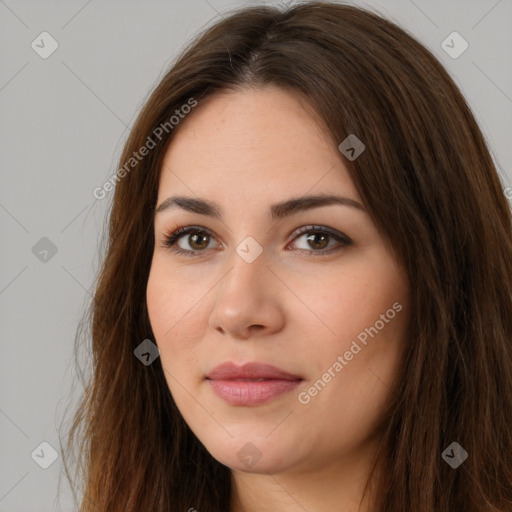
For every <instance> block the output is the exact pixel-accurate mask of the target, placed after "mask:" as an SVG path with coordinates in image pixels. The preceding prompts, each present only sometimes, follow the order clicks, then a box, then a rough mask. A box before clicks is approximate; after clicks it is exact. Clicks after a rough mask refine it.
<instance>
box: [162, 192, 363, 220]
mask: <svg viewBox="0 0 512 512" xmlns="http://www.w3.org/2000/svg"><path fill="white" fill-rule="evenodd" d="M333 204H338V205H343V206H350V207H352V208H356V209H358V210H361V211H362V212H366V210H365V208H364V206H363V205H362V204H360V203H359V202H357V201H356V200H354V199H350V198H349V197H342V196H336V195H330V194H318V195H312V196H305V197H297V198H292V199H288V200H286V201H283V202H280V203H276V204H273V205H271V206H270V215H271V218H272V219H273V220H275V219H282V218H284V217H288V216H290V215H293V214H295V213H297V212H300V211H304V210H310V209H312V208H319V207H321V206H328V205H333ZM175 207H179V208H182V209H183V210H186V211H189V212H193V213H199V214H201V215H208V216H210V217H214V218H217V219H222V215H223V214H222V208H221V207H220V206H219V205H218V204H216V203H214V202H212V201H208V200H206V199H200V198H193V197H186V196H172V197H168V198H167V199H165V200H164V201H162V203H160V205H159V206H158V207H157V208H156V210H155V213H161V212H163V211H167V210H170V209H172V208H175Z"/></svg>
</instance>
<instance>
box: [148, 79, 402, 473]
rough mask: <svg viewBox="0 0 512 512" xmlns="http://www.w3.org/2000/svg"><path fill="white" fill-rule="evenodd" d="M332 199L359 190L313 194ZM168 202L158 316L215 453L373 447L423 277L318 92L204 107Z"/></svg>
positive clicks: (194, 414)
mask: <svg viewBox="0 0 512 512" xmlns="http://www.w3.org/2000/svg"><path fill="white" fill-rule="evenodd" d="M340 142H341V141H340ZM328 195H329V196H337V197H340V198H345V199H341V200H340V202H331V203H324V204H320V203H318V202H316V203H315V201H313V200H312V201H309V202H307V201H306V199H307V198H308V197H310V196H328ZM171 196H183V197H185V198H189V199H193V200H194V201H199V200H201V201H207V202H208V205H204V204H201V203H195V205H194V204H193V203H192V202H188V203H186V202H184V201H178V203H179V204H177V203H176V202H174V203H173V202H170V201H168V202H167V204H164V202H165V201H166V200H167V199H168V198H170V197H171ZM292 199H299V200H300V201H298V202H295V203H289V204H288V206H281V207H279V208H277V207H275V208H273V206H274V205H276V204H279V203H286V202H288V201H290V200H292ZM213 203H214V208H213V209H209V208H207V206H211V205H212V204H213ZM358 204H359V205H361V207H358V206H357V205H358ZM160 206H161V208H160V211H157V213H156V214H155V219H154V232H155V248H154V253H153V260H152V265H151V271H150V275H149V279H148V283H147V305H148V311H149V317H150V321H151V326H152V329H153V333H154V335H155V343H156V344H157V346H158V348H159V350H160V357H161V363H162V365H163V368H164V373H165V378H166V380H167V383H168V386H169V390H170V392H171V394H172V397H173V399H174V401H175V402H176V405H177V407H178V408H179V410H180V412H181V414H182V415H183V417H184V419H185V421H186V422H187V424H188V425H189V426H190V428H191V429H192V431H193V432H194V433H195V435H196V436H197V437H198V439H199V440H200V441H201V442H202V443H203V444H204V446H205V447H206V448H207V449H208V451H209V452H210V453H211V454H212V455H213V457H215V458H216V459H217V460H218V461H220V462H221V463H223V464H225V465H227V466H229V467H231V468H232V469H235V470H240V471H245V472H261V473H263V472H280V471H293V470H295V471H303V470H305V469H307V468H314V467H326V466H335V465H336V464H337V463H338V462H339V461H341V460H348V458H352V457H355V456H357V455H358V454H360V453H362V452H363V451H364V450H366V449H367V447H368V446H369V445H370V443H372V442H374V440H375V439H376V435H377V434H376V427H377V424H378V422H379V420H380V419H381V418H382V415H383V413H384V412H385V408H386V405H387V403H388V401H389V399H390V393H391V391H390V388H391V386H392V383H393V381H394V379H395V378H396V376H397V373H398V363H399V358H400V355H401V352H402V350H403V348H404V346H405V343H406V340H405V331H406V323H407V317H408V286H407V282H406V278H405V275H404V274H403V272H402V269H401V268H399V266H398V263H397V261H396V260H395V259H394V256H393V254H392V252H391V250H390V248H389V247H388V245H387V244H386V242H385V240H384V239H383V238H382V237H381V235H380V233H379V232H378V231H377V229H376V227H375V225H374V224H373V222H372V221H371V219H370V217H369V216H368V214H367V213H366V212H365V210H364V208H363V207H362V201H361V198H360V197H359V195H358V193H357V191H356V189H355V186H354V184H353V182H352V181H351V179H350V177H349V174H348V172H347V170H346V168H345V166H344V164H343V161H342V156H341V154H340V152H339V150H338V148H337V145H336V144H334V143H333V142H332V140H331V139H330V137H329V136H328V135H327V133H326V132H325V131H324V130H323V129H322V127H321V124H320V122H319V121H318V119H317V118H316V117H315V115H314V112H313V111H312V110H311V108H310V107H308V105H307V103H305V102H304V100H301V99H300V98H299V97H298V96H295V95H293V94H291V93H290V92H286V91H284V90H282V89H280V88H277V87H273V86H272V87H270V86H267V87H265V88H261V89H250V90H249V89H246V90H243V91H237V92H227V93H222V94H217V95H215V96H213V97H211V98H209V99H208V100H206V101H204V102H203V103H201V104H200V105H199V106H198V107H196V109H194V111H193V114H191V115H190V116H189V117H188V118H186V119H185V120H184V121H182V124H181V125H180V129H179V131H178V132H177V133H176V136H175V138H174V139H173V141H172V143H171V144H170V146H169V148H168V150H167V153H166V155H165V159H164V164H163V167H162V170H161V177H160V183H159V191H158V201H157V210H158V207H160ZM166 206H167V207H166ZM187 227H188V228H190V231H188V232H183V231H182V232H180V233H178V234H176V233H175V231H176V230H177V229H178V228H187ZM173 233H174V234H175V237H174V240H173V239H169V236H170V235H172V234H173ZM179 251H181V252H179ZM226 362H231V363H233V366H232V367H231V371H230V368H228V370H226V371H222V370H215V368H216V367H217V366H218V365H221V364H222V363H226ZM246 363H259V365H256V366H254V367H252V368H251V367H250V366H246V367H245V368H244V367H243V365H244V364H246ZM262 365H263V366H262ZM265 365H271V366H272V367H275V368H278V369H279V370H280V372H278V371H276V370H275V368H273V369H272V368H269V367H267V366H265Z"/></svg>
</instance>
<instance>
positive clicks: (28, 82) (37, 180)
mask: <svg viewBox="0 0 512 512" xmlns="http://www.w3.org/2000/svg"><path fill="white" fill-rule="evenodd" d="M256 3H263V2H247V1H245V2H242V1H239V2H228V1H223V0H191V1H188V2H186V3H185V2H178V1H177V0H173V1H162V0H158V1H157V0H151V1H149V0H147V1H145V2H143V1H142V0H140V1H127V0H125V1H120V0H117V1H113V0H110V1H103V2H101V1H99V0H89V1H80V2H78V1H69V0H68V1H64V0H60V1H57V0H55V1H51V2H50V1H28V0H25V1H21V0H17V1H16V0H5V1H1V0H0V38H1V43H2V44H1V48H2V51H1V65H0V112H1V116H0V140H1V147H2V157H1V161H0V162H1V164H0V165H1V173H2V174H1V176H2V178H1V179H2V187H1V190H0V228H1V233H2V252H1V265H0V308H1V309H0V311H1V324H0V325H1V348H2V350H1V357H0V512H18V511H32V512H37V511H49V510H58V509H59V510H60V509H61V510H72V509H73V508H72V502H71V500H70V496H71V495H70V487H69V484H68V483H67V480H66V478H65V477H64V474H63V473H62V458H61V455H60V453H59V454H58V458H57V459H56V460H55V462H54V463H53V464H52V465H51V466H50V467H49V468H48V469H43V468H41V467H40V466H39V465H38V464H37V463H36V461H35V460H40V461H43V462H44V460H47V461H48V460H49V459H48V457H49V452H48V450H47V449H45V448H44V447H43V451H42V452H41V448H38V447H39V445H40V443H41V442H43V441H46V442H48V443H50V445H52V446H53V447H54V448H55V449H56V450H57V452H59V435H61V436H62V435H64V434H65V433H66V432H67V428H66V425H64V426H61V421H62V419H63V415H64V413H65V412H66V408H67V407H68V406H69V404H70V403H71V404H72V403H73V401H74V400H76V396H77V393H78V392H80V391H81V386H80V384H78V386H77V388H76V390H75V392H74V394H73V392H72V388H71V385H72V382H73V379H76V375H75V369H74V365H73V359H72V358H73V341H74V337H75V330H76V327H77V323H78V320H79V317H80V314H81V312H82V310H83V308H84V307H85V305H86V303H87V302H88V301H89V299H90V294H91V291H92V283H93V279H94V276H95V273H96V271H97V269H98V263H99V256H100V245H99V243H100V237H101V234H102V229H103V222H104V218H105V215H106V212H107V208H108V206H109V198H111V195H112V192H111V193H109V194H107V198H105V199H103V200H96V199H95V198H94V197H93V194H92V191H93V190H94V188H95V187H98V186H101V185H102V184H103V183H104V182H105V180H106V179H107V178H108V177H109V176H110V175H111V174H112V173H114V172H115V171H116V166H117V160H118V158H119V155H120V151H121V148H122V144H123V142H124V140H125V139H126V136H127V134H128V130H129V128H130V127H131V125H132V124H133V121H134V119H135V116H136V114H137V112H138V110H139V109H140V107H141V105H142V103H143V102H144V99H145V98H147V96H148V94H149V92H150V91H151V89H152V88H153V86H154V85H155V84H156V82H157V81H158V79H159V78H160V77H161V76H162V75H163V73H164V71H165V70H166V69H167V67H168V65H169V63H170V62H171V61H172V59H173V58H174V57H175V56H176V55H177V53H178V52H179V51H180V50H181V49H182V48H183V47H184V46H185V44H186V43H187V42H188V41H189V40H190V39H191V38H192V37H193V36H194V35H195V34H197V32H198V31H199V30H200V29H201V28H203V27H204V26H206V25H207V24H210V23H211V22H212V21H213V20H214V19H216V18H217V17H218V16H219V15H221V14H222V13H224V12H226V11H227V10H228V9H230V8H233V7H239V6H243V5H249V4H253V5H254V4H256ZM267 3H271V2H267ZM345 3H354V4H356V5H361V6H367V7H373V8H376V9H377V10H378V11H379V12H381V13H382V14H383V15H385V16H386V17H387V18H389V19H391V20H393V21H395V22H397V23H398V24H400V25H401V26H402V27H404V28H406V29H407V30H408V31H409V32H411V33H412V34H413V35H415V36H416V37H417V38H418V39H419V40H420V41H421V42H423V44H425V45H426V46H427V47H428V48H430V49H431V50H432V51H433V52H434V54H435V55H437V57H438V58H439V59H440V61H441V62H442V63H443V64H444V65H445V66H446V67H447V68H448V70H449V72H450V73H451V75H452V76H453V77H454V78H455V80H456V82H457V83H458V84H459V86H460V88H461V89H462V92H463V93H464V94H465V96H466V98H467V99H468V101H469V103H470V105H471V107H472V109H473V111H474V113H475V115H476V117H477V120H478V122H479V123H480V126H481V128H482V130H483V132H484V134H485V136H486V138H487V141H488V144H489V146H490V149H491V151H492V154H493V157H494V159H495V162H496V164H497V166H498V169H499V172H500V176H501V177H502V181H503V187H504V192H505V193H506V194H507V197H509V198H512V188H510V189H507V187H510V186H511V185H512V172H511V168H512V165H511V164H512V148H511V144H510V142H511V135H510V134H511V131H512V65H511V62H512V60H511V54H512V30H511V29H512V0H499V1H497V0H472V1H468V0H465V1H463V0H451V1H446V0H436V1H428V2H426V1H424V2H420V0H415V1H412V0H393V1H391V0H387V1H384V0H382V1H365V2H363V1H355V2H345ZM43 31H47V32H49V33H50V34H51V36H52V37H53V38H54V39H55V40H56V41H57V42H58V45H59V46H58V49H57V50H56V51H55V52H54V53H53V54H52V55H51V56H49V57H48V58H46V59H43V58H41V57H40V55H39V54H38V53H36V51H35V50H33V49H32V47H31V44H32V41H34V40H35V41H36V43H38V42H39V45H40V46H42V45H43V43H40V38H39V37H38V36H39V34H41V32H43ZM453 31H457V32H459V33H460V34H461V35H462V36H463V38H464V39H465V40H466V41H467V42H468V43H469V47H468V49H467V50H466V51H465V52H464V53H462V54H461V55H460V56H459V57H458V58H452V57H450V56H449V55H448V54H447V53H446V52H445V50H444V49H443V48H442V47H441V43H442V41H443V40H445V38H446V37H447V36H448V35H449V34H450V33H452V32H453ZM45 41H46V42H45V43H44V46H45V48H46V49H48V48H49V42H48V40H45ZM43 237H47V238H48V239H49V240H51V242H52V243H53V244H54V246H55V247H56V249H57V252H56V254H54V255H52V253H51V252H50V253H48V255H45V254H44V253H40V254H38V250H42V249H41V247H43V246H44V244H47V243H48V242H47V241H43V242H40V240H41V238H43ZM38 242H39V244H43V246H41V247H40V245H36V244H38ZM34 246H36V249H34V250H33V247H34ZM43 248H44V247H43ZM41 258H43V259H44V258H46V261H42V260H41ZM36 448H38V449H37V450H36V453H39V456H40V457H39V459H37V457H34V459H33V458H32V457H31V454H32V452H33V451H34V450H35V449H36ZM45 458H46V459H45ZM59 479H60V481H61V484H60V487H59V486H58V484H59ZM57 496H60V508H58V507H57V504H58V503H57V502H56V498H57Z"/></svg>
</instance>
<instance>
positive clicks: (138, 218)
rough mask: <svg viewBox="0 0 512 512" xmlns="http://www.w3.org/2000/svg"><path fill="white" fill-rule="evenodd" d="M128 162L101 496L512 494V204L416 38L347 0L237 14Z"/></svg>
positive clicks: (474, 130)
mask: <svg viewBox="0 0 512 512" xmlns="http://www.w3.org/2000/svg"><path fill="white" fill-rule="evenodd" d="M114 182H115V184H116V187H115V195H114V200H113V206H112V211H111V217H110V225H109V245H108V248H107V252H106V256H105V260H104V262H103V266H102V269H101V272H100V275H99V280H98V284H97V289H96V293H95V296H94V303H93V304H92V305H91V310H90V313H91V324H90V325H91V327H92V332H91V336H92V343H93V345H92V348H93V352H94V358H93V361H94V363H93V364H94V368H93V370H94V371H93V375H92V380H91V383H90V385H89V386H88V387H87V389H86V392H85V395H84V398H83V402H82V403H81V407H80V409H79V410H78V411H77V413H76V416H75V419H74V424H73V428H72V430H71V433H70V437H69V450H70V451H71V449H72V448H73V447H75V446H76V445H77V446H78V447H79V450H80V451H79V454H80V458H79V462H80V464H79V469H80V470H81V471H80V472H79V477H80V479H81V480H83V481H84V498H83V500H82V503H81V509H80V510H81V511H82V512H86V511H87V512H89V511H93V510H104V511H106V510H112V511H114V510H123V511H140V510H152V511H169V510H172V511H175V510H176V511H179V510H188V511H194V510H196V511H198V512H201V511H219V512H221V511H222V512H225V511H227V510H230V511H231V512H241V511H251V512H257V511H263V510H282V511H298V510H308V511H310V512H313V511H315V510H340V511H349V510H360V511H368V512H369V511H372V512H377V511H379V512H397V511H404V512H405V511H410V510H414V511H415V512H427V511H428V512H432V511H436V512H448V511H454V510H464V511H465V512H469V511H475V512H476V511H494V512H498V511H500V512H501V511H509V510H512V430H511V421H512V278H511V272H510V270H511V269H512V223H511V211H510V208H509V205H508V203H507V201H506V198H505V196H504V194H503V191H502V189H501V184H500V180H499V178H498V175H497V172H496V169H495V167H494V164H493V162H492V159H491V157H490V155H489V151H488V149H487V147H486V144H485V141H484V138H483V136H482V133H481V131H480V130H479V128H478V126H477V124H476V122H475V119H474V117H473V115H472V113H471V111H470V109H469V107H468V105H467V104H466V102H465V100H464V98H463V96H462V95H461V93H460V92H459V90H458V89H457V87H456V85H455V84H454V82H453V81H452V79H451V78H450V77H449V75H448V74H447V72H446V71H445V70H444V68H443V67H442V66H441V64H440V63H439V62H438V61H437V60H436V59H435V58H434V57H433V55H432V54H431V53H430V52H429V51H427V50H426V49H425V48H424V47H423V46H422V45H421V44H419V43H418V42H417V41H416V40H415V39H413V38H412V37H411V36H410V35H408V34H407V33H405V32H404V31H403V30H402V29H401V28H399V27H397V26H396V25H394V24H392V23H391V22H389V21H386V20H384V19H383V18H381V17H380V16H378V15H377V14H375V13H372V12H369V11H366V10H363V9H359V8H356V7H352V6H346V5H337V4H331V3H324V2H309V3H305V4H302V5H298V6H296V7H291V8H289V9H287V10H285V11H280V10H278V9H276V8H270V7H252V8H247V9H243V10H240V11H238V12H235V13H232V14H231V15H230V16H228V17H226V18H225V19H223V20H221V21H219V22H218V23H216V24H215V25H214V26H213V27H211V28H209V29H208V30H206V31H205V33H203V34H202V35H201V36H199V37H198V38H197V39H196V40H195V41H194V42H193V43H192V44H191V45H190V46H189V47H188V48H187V49H186V50H185V51H184V52H183V54H182V55H181V56H180V58H179V59H178V60H177V61H176V62H175V63H174V65H173V66H172V68H171V69H170V71H169V72H168V73H167V75H166V76H165V77H164V78H163V79H162V81H161V82H160V84H159V85H158V86H157V87H156V89H155V91H154V92H153V93H152V95H151V97H150V98H149V100H148V101H147V102H146V104H145V106H144V108H143V109H142V112H141V113H140V115H139V117H138V119H137V121H136V123H135V125H134V127H133V129H132V131H131V134H130V136H129V139H128V141H127V143H126V145H125V148H124V151H123V155H122V157H121V161H120V166H119V171H118V172H117V173H116V175H115V176H114V177H113V180H112V183H114ZM105 190H107V189H106V188H105ZM102 193H104V192H102V190H98V191H96V192H95V194H102ZM68 476H69V475H68Z"/></svg>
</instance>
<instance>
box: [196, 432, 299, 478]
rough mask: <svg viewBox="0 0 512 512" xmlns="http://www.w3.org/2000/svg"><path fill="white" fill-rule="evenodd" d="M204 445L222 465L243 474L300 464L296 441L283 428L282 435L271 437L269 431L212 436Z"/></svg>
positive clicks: (278, 469)
mask: <svg viewBox="0 0 512 512" xmlns="http://www.w3.org/2000/svg"><path fill="white" fill-rule="evenodd" d="M284 439H287V440H288V442H284ZM201 442H203V441H202V440H201ZM203 444H204V446H205V447H206V449H207V450H208V452H209V453H210V454H211V455H212V457H214V458H215V459H216V460H218V461H219V462H220V463H221V464H224V465H225V466H227V467H229V468H230V469H232V470H236V471H242V472H244V473H262V474H265V473H279V472H281V471H284V470H286V469H287V468H290V467H291V466H294V465H296V464H297V463H298V456H299V454H298V452H297V443H293V441H292V440H291V439H290V436H286V435H285V434H284V431H283V432H281V433H280V435H279V436H278V435H277V433H272V434H271V435H270V436H268V430H266V431H265V433H264V434H259V433H258V434H257V433H254V434H252V433H245V434H243V435H234V436H233V438H231V437H229V436H228V434H226V435H225V436H223V439H209V440H208V441H207V442H204V443H203ZM292 459H293V460H292Z"/></svg>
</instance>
